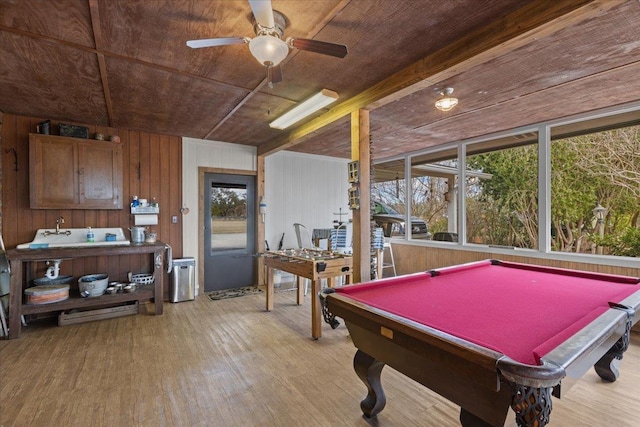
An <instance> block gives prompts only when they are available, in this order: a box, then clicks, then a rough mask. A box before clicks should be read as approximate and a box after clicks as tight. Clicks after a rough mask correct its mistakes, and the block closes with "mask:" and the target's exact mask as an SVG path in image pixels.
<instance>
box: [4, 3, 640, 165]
mask: <svg viewBox="0 0 640 427" xmlns="http://www.w3.org/2000/svg"><path fill="white" fill-rule="evenodd" d="M272 4H273V8H274V9H276V10H279V11H280V12H282V13H283V14H284V15H285V16H286V18H287V20H288V27H287V29H286V30H285V37H289V36H290V37H304V38H315V39H318V40H324V41H329V42H334V43H343V44H346V45H347V46H348V47H349V54H348V55H347V57H346V58H344V59H337V58H333V57H329V56H323V55H319V54H316V53H310V52H303V51H295V50H294V51H292V52H291V53H290V54H289V56H288V57H287V59H285V61H284V62H283V74H284V81H283V82H281V83H278V84H276V85H275V86H274V87H273V88H270V87H269V86H268V85H266V84H265V83H266V82H265V79H264V77H265V70H264V68H263V67H262V66H261V65H260V64H258V63H257V61H256V60H255V59H254V58H253V57H252V56H251V54H250V52H249V49H248V47H247V46H245V45H232V46H224V47H215V48H207V49H190V48H188V47H187V46H186V45H185V41H186V40H190V39H198V38H212V37H225V36H248V37H252V36H253V35H254V32H253V29H252V25H251V19H250V18H251V10H250V8H249V5H248V3H247V1H246V0H221V1H214V0H179V1H178V0H154V1H150V0H147V1H144V0H52V1H47V2H43V1H38V0H20V1H16V0H0V58H1V60H0V111H3V112H5V113H14V114H23V115H30V116H37V117H50V118H53V119H57V120H61V121H69V122H78V123H91V124H96V125H102V126H113V127H117V128H126V129H132V130H141V131H150V132H157V133H166V134H171V135H181V136H188V137H193V138H203V139H209V140H217V141H226V142H231V143H237V144H247V145H253V146H258V150H259V152H262V153H271V152H274V151H277V150H278V149H281V148H282V147H286V148H288V149H291V150H295V151H300V152H306V153H313V154H322V155H328V156H336V157H343V158H348V157H350V136H349V130H350V126H349V122H348V114H347V115H345V114H343V113H337V112H336V111H337V110H339V109H340V108H341V106H342V108H343V109H344V108H347V106H349V105H359V106H361V107H364V108H369V109H371V110H372V112H371V129H372V141H373V143H374V147H375V151H374V156H375V157H376V158H377V159H383V158H387V157H390V156H394V155H397V154H400V153H406V152H411V151H415V150H419V149H423V148H426V147H429V146H435V145H439V144H443V143H447V142H450V141H453V140H458V139H463V138H468V137H474V136H479V135H483V134H487V133H492V132H496V131H500V130H504V129H509V128H514V127H518V126H523V125H526V124H530V123H535V122H539V121H544V120H549V119H553V118H556V117H562V116H567V115H571V114H576V113H580V112H585V111H590V110H594V109H598V108H602V107H606V106H611V105H618V104H623V103H627V102H630V101H637V100H640V79H639V78H638V77H637V76H639V75H640V29H639V28H640V26H639V25H638V22H640V2H639V1H638V0H573V1H569V0H556V1H554V2H551V3H550V2H548V1H541V0H457V1H440V0H325V1H299V0H272ZM527 26H531V28H527ZM465 37H466V38H465ZM381 82H382V83H381ZM388 85H396V86H393V87H391V86H388ZM445 86H452V87H454V88H455V95H456V96H457V97H458V98H459V99H460V105H459V106H458V107H456V109H455V110H453V111H451V112H449V113H442V112H440V111H438V110H436V109H435V108H434V107H433V103H434V101H435V100H436V99H437V92H436V89H440V88H443V87H445ZM322 88H327V89H331V90H334V91H336V92H338V93H339V95H340V100H339V103H338V104H339V105H338V106H334V107H332V110H329V111H327V110H325V111H324V112H321V113H318V114H317V116H319V117H318V118H316V119H314V120H315V121H316V122H320V123H323V124H324V123H329V124H328V125H327V126H325V127H322V128H321V129H317V130H316V129H315V128H314V126H311V124H312V123H310V124H307V125H304V124H303V125H302V127H300V128H299V129H297V130H296V129H294V130H293V131H278V130H274V129H271V128H269V126H268V123H269V122H270V121H271V120H273V119H274V118H275V117H278V116H279V115H280V114H282V113H283V112H285V111H286V110H288V109H289V108H291V107H292V106H293V105H295V104H296V103H297V102H300V101H301V100H304V99H305V98H307V97H309V96H310V95H312V94H313V93H315V92H317V91H318V90H320V89H322ZM397 89H404V91H403V92H402V96H399V95H393V93H394V92H395V91H396V90H397ZM363 100H365V101H363ZM349 102H351V104H349ZM358 102H360V104H361V105H360V104H358ZM345 105H346V106H345ZM305 126H306V127H305Z"/></svg>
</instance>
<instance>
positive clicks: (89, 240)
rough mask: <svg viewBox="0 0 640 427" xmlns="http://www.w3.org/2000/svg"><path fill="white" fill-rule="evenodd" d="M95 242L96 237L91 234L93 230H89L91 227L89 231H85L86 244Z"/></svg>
mask: <svg viewBox="0 0 640 427" xmlns="http://www.w3.org/2000/svg"><path fill="white" fill-rule="evenodd" d="M95 241H96V236H95V235H94V234H93V230H91V227H89V230H87V242H95Z"/></svg>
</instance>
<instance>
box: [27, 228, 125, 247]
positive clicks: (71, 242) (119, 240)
mask: <svg viewBox="0 0 640 427" xmlns="http://www.w3.org/2000/svg"><path fill="white" fill-rule="evenodd" d="M67 231H70V232H71V233H70V234H68V235H67V234H66V232H67ZM87 231H88V228H65V229H61V230H60V234H55V233H56V229H55V228H40V229H38V231H36V235H35V237H34V238H33V240H32V241H31V242H27V243H22V244H20V245H18V246H17V248H18V249H43V248H90V247H96V246H122V245H129V244H130V243H131V242H130V241H129V240H127V239H126V238H125V237H124V231H123V230H122V228H92V229H91V231H93V234H94V236H95V242H87ZM47 233H49V234H48V235H47ZM107 233H108V234H115V236H116V237H115V240H109V241H107V240H106V239H107V237H106V235H107Z"/></svg>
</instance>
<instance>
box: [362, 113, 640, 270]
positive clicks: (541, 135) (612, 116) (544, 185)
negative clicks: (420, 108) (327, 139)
mask: <svg viewBox="0 0 640 427" xmlns="http://www.w3.org/2000/svg"><path fill="white" fill-rule="evenodd" d="M636 115H637V122H635V123H633V122H632V123H630V122H629V120H628V119H629V117H632V118H635V117H636ZM616 116H618V117H616ZM598 119H606V120H605V121H606V122H607V125H606V129H604V128H593V127H590V126H589V125H588V122H591V121H594V120H598ZM581 124H583V125H584V132H583V133H589V132H594V131H603V130H610V129H615V128H622V127H627V126H631V125H638V124H640V101H635V102H631V103H626V104H622V105H619V106H613V107H607V108H603V109H600V110H597V111H594V112H589V113H583V114H577V115H573V116H569V117H565V118H562V119H555V120H550V121H546V122H540V123H535V124H531V125H527V126H522V127H519V128H514V129H510V130H506V131H502V132H496V133H492V134H488V135H483V136H480V137H475V138H470V139H466V140H459V141H452V142H450V143H447V144H442V145H439V146H437V147H432V148H430V149H425V150H420V151H415V152H412V153H407V154H405V155H401V156H394V157H390V158H387V159H384V160H382V161H378V162H375V163H379V164H384V163H386V162H390V161H399V160H401V161H404V179H405V181H406V182H410V180H411V166H412V161H413V159H414V158H418V157H421V156H422V157H425V156H427V157H429V156H436V157H437V154H438V153H439V152H445V151H452V150H456V151H457V156H458V175H457V178H458V182H466V178H467V177H466V167H467V153H469V152H473V153H475V152H477V150H475V151H474V150H473V148H474V147H476V148H477V147H478V146H479V144H483V143H484V144H491V142H492V141H496V140H499V139H506V138H510V137H517V136H522V135H526V134H529V133H533V132H535V133H537V135H538V137H537V145H538V227H539V228H538V229H539V233H538V249H522V248H495V247H490V246H489V245H484V244H477V243H468V242H467V227H466V225H467V224H466V197H465V192H464V191H458V192H457V194H456V197H457V204H458V215H457V218H456V220H457V222H458V224H457V229H458V242H456V243H454V244H452V243H451V242H446V243H444V242H439V241H433V240H429V241H424V240H419V239H412V238H411V233H410V232H408V233H406V234H405V236H401V237H396V238H395V239H396V240H399V241H405V242H406V243H408V244H412V245H420V246H434V247H446V248H448V249H461V250H466V251H477V252H488V251H490V252H492V253H496V254H506V255H514V254H516V253H517V254H518V255H525V256H530V257H534V258H546V259H556V260H563V261H573V262H581V263H587V264H589V263H591V264H605V265H612V266H613V265H615V266H621V267H628V266H629V262H639V260H638V259H637V258H634V257H623V256H614V255H599V254H579V253H573V252H559V251H552V250H551V142H552V139H555V138H563V137H566V135H565V134H563V133H562V132H560V134H559V135H557V136H554V135H553V131H554V130H560V131H562V129H559V128H562V127H563V126H564V127H565V128H566V129H573V128H576V127H577V128H581ZM573 132H575V131H573ZM506 146H507V144H504V147H506ZM405 205H406V212H405V219H406V221H407V223H408V224H409V223H410V218H411V216H412V211H413V209H412V206H411V195H410V194H409V192H407V193H406V194H405Z"/></svg>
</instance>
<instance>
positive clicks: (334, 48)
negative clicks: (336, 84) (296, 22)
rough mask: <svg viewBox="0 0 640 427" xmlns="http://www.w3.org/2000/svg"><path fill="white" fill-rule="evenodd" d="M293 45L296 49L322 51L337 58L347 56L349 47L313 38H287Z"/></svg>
mask: <svg viewBox="0 0 640 427" xmlns="http://www.w3.org/2000/svg"><path fill="white" fill-rule="evenodd" d="M287 43H289V44H290V45H291V46H293V47H295V48H296V49H300V50H306V51H309V52H316V53H321V54H323V55H330V56H335V57H337V58H344V57H345V56H347V53H348V49H347V47H346V46H345V45H343V44H335V43H329V42H321V41H318V40H311V39H294V38H289V39H288V40H287Z"/></svg>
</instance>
